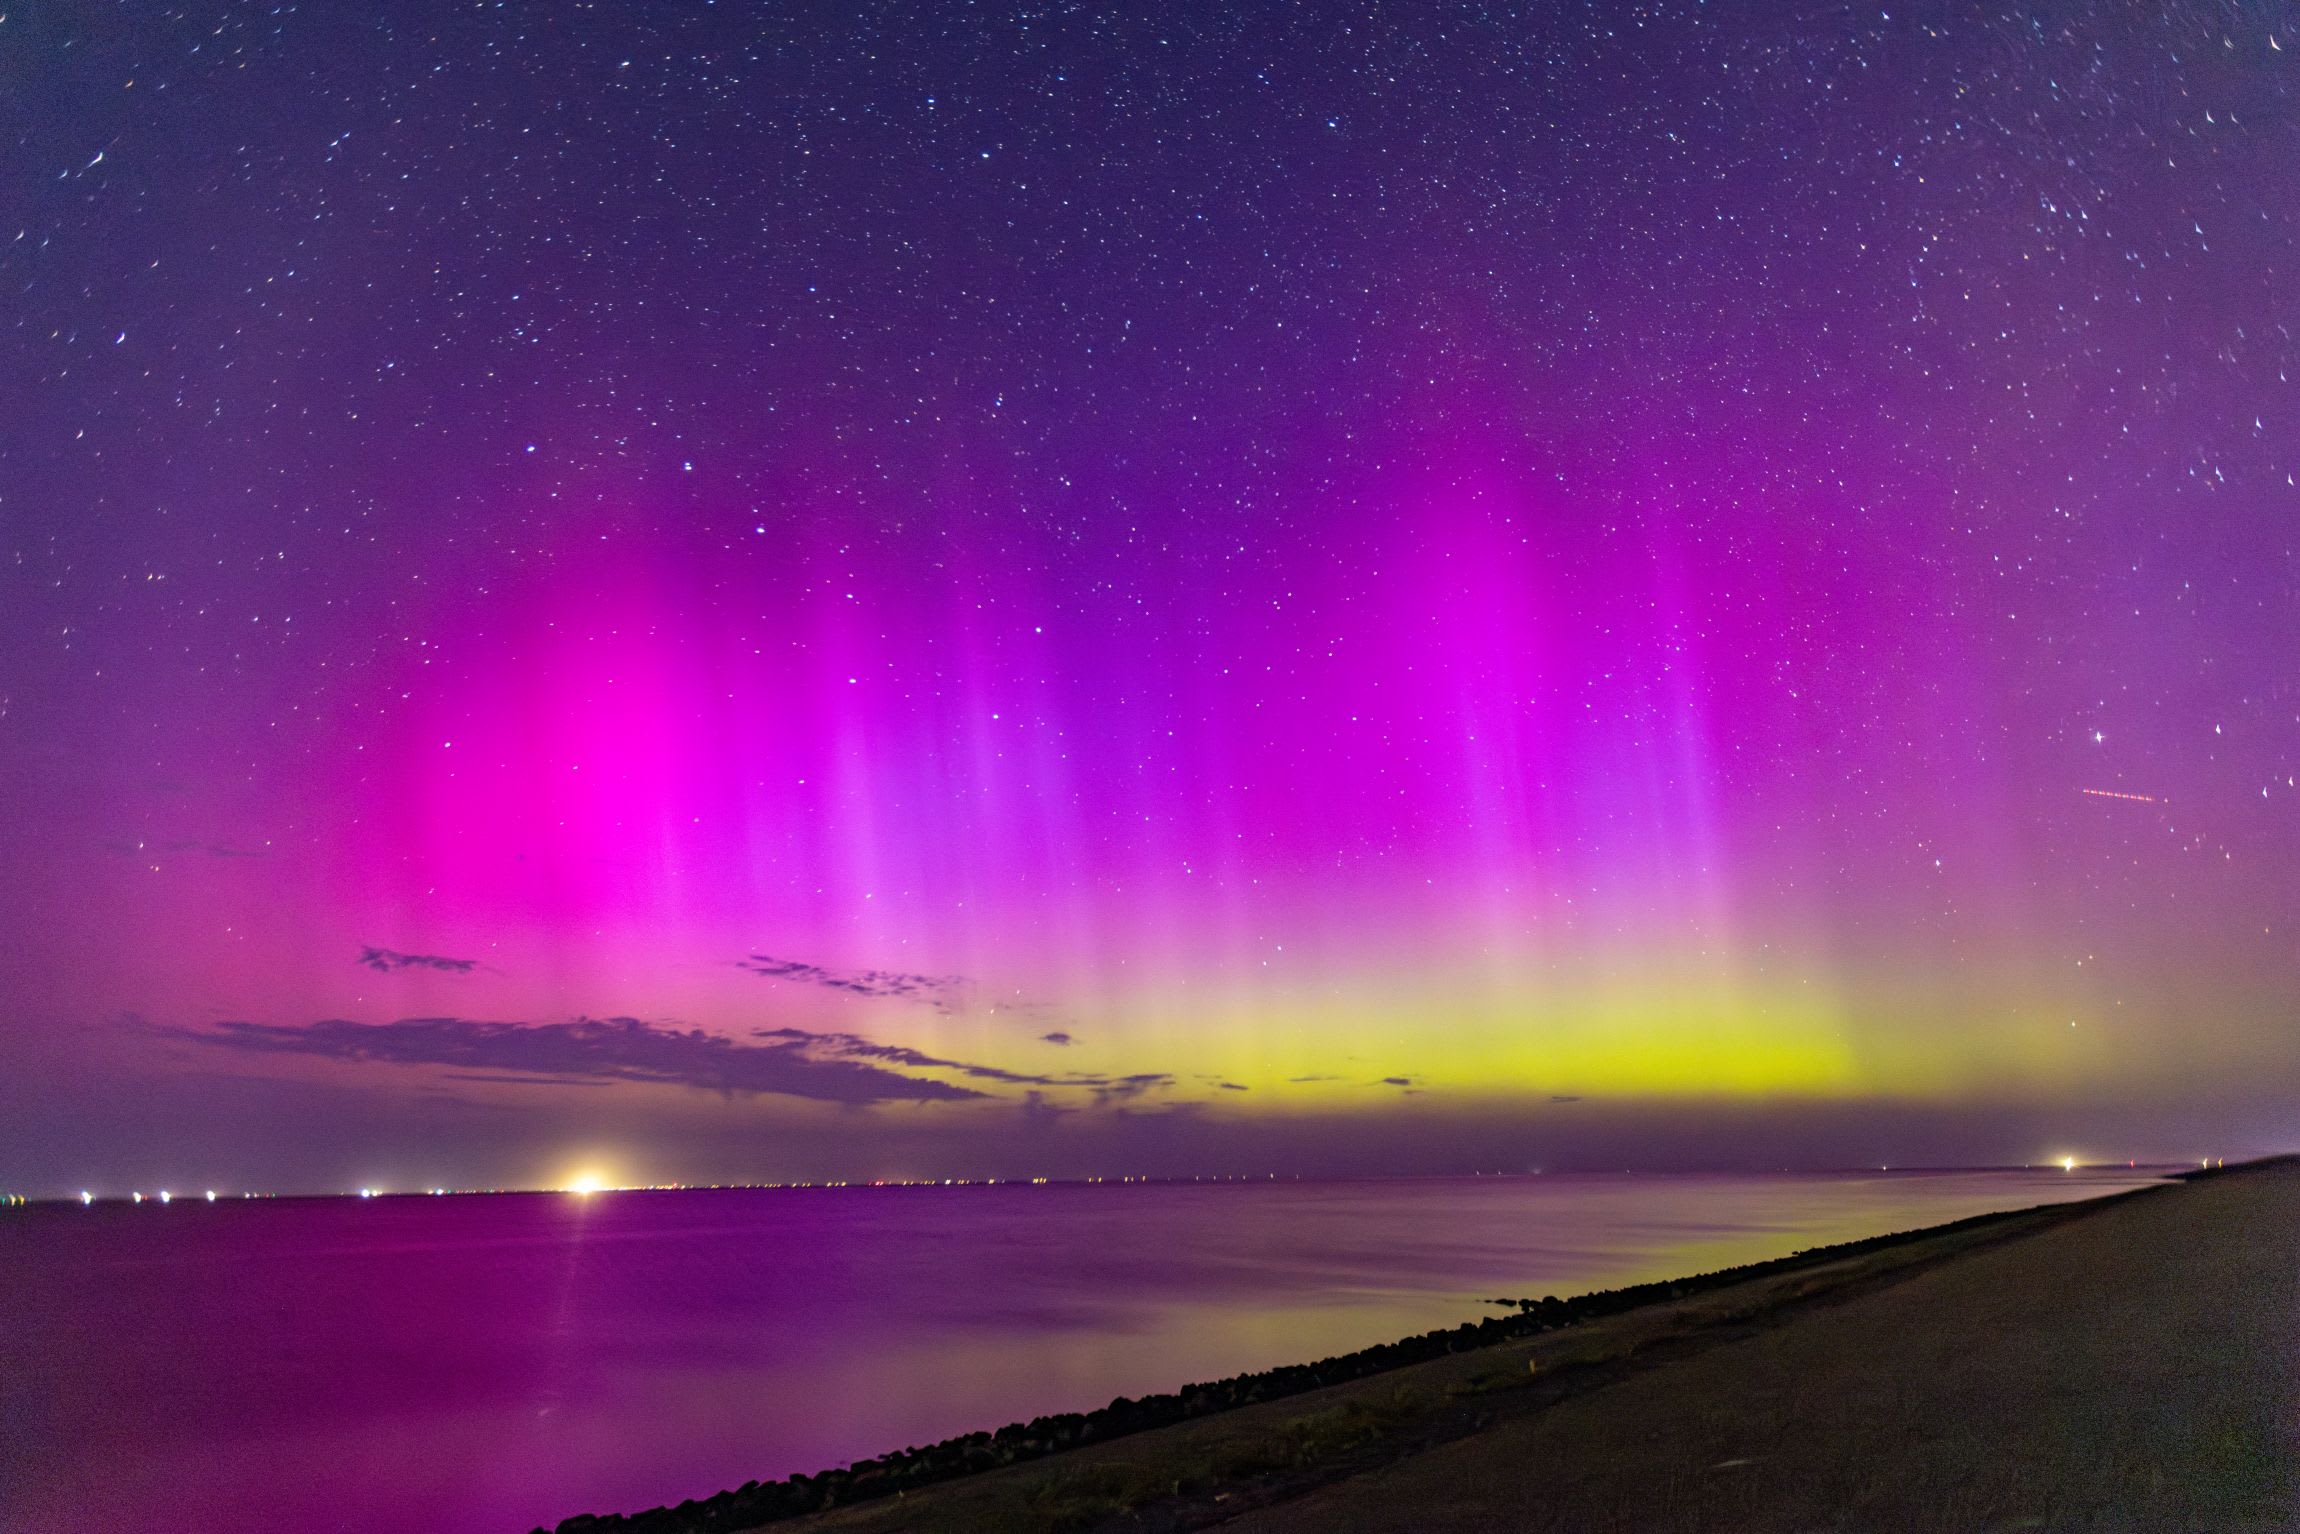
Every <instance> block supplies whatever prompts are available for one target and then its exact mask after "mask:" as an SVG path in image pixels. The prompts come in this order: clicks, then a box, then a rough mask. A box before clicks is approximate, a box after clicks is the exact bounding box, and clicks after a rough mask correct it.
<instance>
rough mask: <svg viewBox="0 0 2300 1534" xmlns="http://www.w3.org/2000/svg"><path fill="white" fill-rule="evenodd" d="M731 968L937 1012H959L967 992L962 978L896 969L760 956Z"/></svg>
mask: <svg viewBox="0 0 2300 1534" xmlns="http://www.w3.org/2000/svg"><path fill="white" fill-rule="evenodd" d="M735 967H736V968H737V969H743V970H748V971H750V972H751V973H752V974H754V975H763V976H765V977H766V978H767V979H769V980H783V981H788V982H789V983H791V984H793V985H811V986H817V987H820V988H821V989H823V990H826V991H840V992H844V993H845V994H846V995H849V996H867V997H875V998H881V999H885V1000H890V1001H908V1002H915V1003H917V1004H919V1005H921V1006H927V1007H932V1008H934V1010H935V1011H937V1012H956V1011H958V1010H960V1008H961V1006H962V1005H963V1003H964V1001H965V993H966V990H967V979H966V977H965V976H964V975H916V974H911V973H909V972H907V971H904V970H897V969H832V968H830V967H829V966H827V965H822V964H809V963H806V962H805V961H803V960H800V959H778V958H776V957H774V956H773V955H772V954H764V953H754V954H752V955H751V956H750V957H749V958H745V959H737V960H736V961H735Z"/></svg>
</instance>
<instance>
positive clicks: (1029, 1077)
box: [754, 1028, 1174, 1102]
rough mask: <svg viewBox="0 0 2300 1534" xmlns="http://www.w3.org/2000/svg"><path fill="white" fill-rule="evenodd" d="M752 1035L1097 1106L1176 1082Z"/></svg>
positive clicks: (822, 1038)
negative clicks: (1088, 1096)
mask: <svg viewBox="0 0 2300 1534" xmlns="http://www.w3.org/2000/svg"><path fill="white" fill-rule="evenodd" d="M754 1036H755V1037H758V1038H762V1039H776V1040H782V1041H786V1042H788V1043H790V1044H794V1045H798V1046H801V1047H804V1048H806V1049H808V1050H810V1051H812V1052H813V1053H815V1054H817V1055H821V1056H826V1057H829V1058H832V1059H844V1060H873V1061H878V1062H880V1063H882V1064H886V1065H902V1066H909V1067H911V1068H912V1069H914V1070H934V1071H956V1072H958V1073H959V1074H960V1075H962V1076H968V1077H972V1078H973V1079H975V1080H977V1081H995V1082H999V1083H1001V1084H1003V1085H1006V1086H1021V1087H1041V1088H1043V1087H1075V1088H1081V1089H1084V1090H1087V1091H1091V1092H1092V1093H1093V1094H1094V1099H1095V1101H1096V1102H1122V1101H1125V1100H1126V1099H1128V1098H1132V1097H1138V1096H1140V1095H1141V1094H1142V1093H1144V1092H1147V1091H1150V1090H1151V1089H1152V1088H1155V1087H1168V1086H1172V1085H1173V1084H1174V1078H1173V1077H1172V1076H1170V1075H1168V1074H1167V1073H1166V1072H1164V1071H1152V1072H1148V1073H1145V1074H1141V1075H1134V1076H1097V1075H1092V1074H1089V1073H1087V1072H1084V1071H1057V1072H1037V1071H1010V1070H1006V1069H1004V1068H1003V1067H1000V1066H996V1065H976V1064H974V1063H973V1062H971V1061H967V1060H950V1059H946V1058H944V1057H943V1056H941V1055H930V1054H928V1053H926V1052H925V1051H924V1050H919V1049H912V1048H910V1047H909V1046H908V1045H905V1044H881V1043H879V1042H878V1041H877V1040H875V1039H866V1038H864V1037H863V1036H862V1035H860V1034H855V1033H813V1032H810V1031H808V1030H807V1029H804V1028H761V1029H758V1030H757V1031H756V1033H755V1035H754Z"/></svg>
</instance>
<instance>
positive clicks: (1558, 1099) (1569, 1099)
mask: <svg viewBox="0 0 2300 1534" xmlns="http://www.w3.org/2000/svg"><path fill="white" fill-rule="evenodd" d="M1549 1100H1550V1101H1551V1102H1553V1103H1577V1102H1580V1101H1581V1099H1580V1097H1579V1096H1577V1095H1575V1094H1572V1093H1567V1092H1559V1093H1556V1094H1554V1095H1553V1096H1552V1097H1551V1098H1550V1099H1549Z"/></svg>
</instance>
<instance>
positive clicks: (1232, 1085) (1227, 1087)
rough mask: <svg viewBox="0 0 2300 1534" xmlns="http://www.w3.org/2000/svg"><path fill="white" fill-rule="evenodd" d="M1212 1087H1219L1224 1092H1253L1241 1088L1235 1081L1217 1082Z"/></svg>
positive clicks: (1246, 1088) (1250, 1089) (1249, 1088)
mask: <svg viewBox="0 0 2300 1534" xmlns="http://www.w3.org/2000/svg"><path fill="white" fill-rule="evenodd" d="M1214 1085H1216V1086H1218V1087H1220V1088H1221V1089H1222V1090H1223V1091H1225V1092H1250V1091H1252V1090H1253V1088H1251V1087H1242V1086H1240V1085H1238V1083H1236V1082H1235V1081H1217V1082H1215V1083H1214Z"/></svg>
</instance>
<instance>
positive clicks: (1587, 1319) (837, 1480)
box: [537, 1161, 2275, 1534]
mask: <svg viewBox="0 0 2300 1534" xmlns="http://www.w3.org/2000/svg"><path fill="white" fill-rule="evenodd" d="M2272 1164H2275V1162H2273V1161H2272V1162H2262V1163H2247V1164H2244V1165H2242V1166H2238V1167H2230V1168H2225V1169H2221V1168H2214V1169H2206V1170H2200V1169H2196V1168H2187V1169H2184V1170H2179V1171H2173V1170H2171V1169H2168V1168H2141V1169H2135V1170H2141V1171H2157V1172H2161V1173H2163V1174H2164V1175H2165V1180H2164V1181H2163V1182H2161V1183H2157V1184H2153V1185H2151V1186H2148V1187H2143V1188H2136V1189H2126V1190H2122V1191H2119V1192H2114V1193H2106V1194H2102V1195H2099V1196H2097V1197H2094V1198H2089V1199H2078V1200H2071V1201H2068V1202H2065V1203H2055V1204H2046V1205H2040V1206H2035V1207H2031V1208H2026V1209H2017V1210H2005V1211H1998V1212H1994V1213H1989V1214H1982V1215H1974V1216H1970V1217H1967V1218H1965V1219H1961V1220H1954V1221H1950V1222H1948V1223H1946V1224H1942V1225H1934V1226H1927V1227H1922V1228H1919V1229H1913V1230H1907V1231H1898V1232H1893V1233H1889V1234H1885V1235H1879V1236H1872V1237H1866V1238H1863V1239H1860V1240H1855V1241H1848V1242H1841V1243H1836V1244H1833V1245H1829V1246H1823V1247H1813V1248H1808V1249H1806V1250H1803V1251H1799V1252H1796V1253H1793V1254H1791V1255H1789V1256H1785V1257H1779V1258H1772V1259H1769V1260H1766V1261H1762V1262H1756V1263H1749V1264H1744V1265H1742V1266H1738V1267H1733V1268H1725V1269H1720V1270H1716V1271H1713V1272H1708V1273H1701V1274H1695V1275H1691V1276H1687V1277H1682V1278H1676V1279H1666V1280H1657V1281H1654V1282H1651V1283H1644V1284H1635V1285H1630V1286H1627V1287H1624V1288H1620V1289H1612V1290H1600V1291H1595V1292H1592V1293H1589V1294H1584V1295H1580V1296H1576V1297H1573V1298H1570V1299H1559V1298H1557V1297H1554V1296H1549V1297H1543V1298H1540V1299H1526V1298H1509V1299H1496V1300H1493V1301H1490V1302H1489V1303H1492V1304H1496V1305H1502V1306H1506V1307H1508V1308H1509V1310H1510V1312H1511V1313H1510V1314H1506V1315H1499V1316H1493V1317H1489V1318H1487V1319H1485V1320H1482V1321H1471V1322H1464V1323H1463V1324H1462V1325H1460V1326H1458V1327H1453V1328H1449V1329H1444V1330H1439V1331H1434V1332H1427V1333H1422V1334H1420V1335H1417V1336H1413V1337H1407V1338H1403V1339H1400V1340H1398V1341H1396V1342H1390V1343H1383V1344H1379V1345H1376V1346H1373V1347H1369V1348H1363V1349H1359V1350H1357V1351H1354V1352H1351V1353H1345V1354H1340V1355H1337V1356H1334V1357H1331V1358H1326V1359H1321V1360H1318V1361H1317V1362H1314V1363H1308V1364H1295V1365H1287V1366H1283V1367H1280V1368H1275V1369H1268V1370H1261V1371H1257V1372H1253V1373H1248V1374H1240V1375H1235V1376H1231V1377H1229V1378H1227V1379H1221V1380H1214V1381H1208V1382H1203V1383H1199V1384H1193V1385H1188V1386H1184V1387H1183V1388H1182V1389H1180V1390H1178V1391H1175V1392H1172V1393H1169V1394H1162V1395H1154V1396H1148V1397H1144V1398H1142V1399H1140V1400H1134V1399H1130V1398H1126V1397H1120V1398H1119V1399H1118V1400H1115V1401H1113V1402H1112V1403H1110V1405H1108V1406H1105V1407H1102V1408H1100V1409H1098V1410H1095V1411H1090V1412H1074V1413H1063V1414H1059V1415H1053V1416H1046V1417H1039V1418H1035V1419H1032V1420H1031V1421H1029V1422H1016V1423H1010V1424H1008V1425H1007V1426H1006V1427H1003V1428H1000V1429H998V1430H996V1431H995V1432H976V1433H970V1434H966V1435H963V1436H960V1437H956V1438H951V1439H946V1440H944V1441H942V1442H940V1443H937V1444H932V1445H928V1446H926V1447H923V1448H915V1449H907V1450H903V1451H900V1452H897V1453H891V1454H886V1455H881V1456H879V1457H877V1458H874V1459H865V1460H859V1461H856V1462H855V1463H853V1464H852V1465H849V1466H847V1467H844V1468H841V1469H834V1470H827V1471H824V1472H821V1473H819V1474H815V1475H804V1474H802V1475H795V1476H791V1477H789V1478H787V1479H784V1480H779V1481H768V1482H757V1481H754V1482H749V1483H746V1484H745V1485H743V1486H741V1487H738V1488H735V1489H733V1490H728V1491H721V1492H719V1493H717V1494H716V1495H713V1496H709V1497H704V1498H699V1499H695V1500H692V1501H688V1502H683V1503H680V1504H678V1505H677V1506H675V1507H659V1508H654V1509H650V1510H647V1511H645V1512H639V1513H630V1514H578V1515H576V1516H574V1517H571V1518H567V1519H565V1520H562V1521H561V1522H560V1523H559V1524H558V1525H556V1527H555V1529H554V1530H553V1534H687V1531H701V1530H711V1531H722V1530H743V1529H751V1528H756V1527H759V1526H762V1525H767V1524H773V1523H781V1522H786V1521H788V1520H792V1519H798V1518H806V1517H809V1516H811V1515H815V1514H822V1513H827V1512H829V1511H830V1510H832V1509H844V1508H855V1509H857V1510H858V1511H859V1510H860V1508H861V1507H863V1506H866V1505H868V1504H870V1503H873V1502H876V1501H878V1500H880V1499H884V1498H889V1497H894V1496H907V1495H908V1494H910V1493H914V1492H923V1491H925V1490H926V1489H927V1488H930V1487H936V1488H940V1487H948V1486H950V1485H951V1484H952V1483H955V1482H959V1481H962V1480H966V1479H968V1478H973V1477H978V1476H981V1475H984V1474H986V1473H989V1472H994V1471H998V1470H1002V1469H1006V1468H1008V1467H1010V1466H1021V1465H1030V1464H1033V1463H1034V1462H1041V1461H1047V1460H1050V1459H1053V1458H1055V1457H1057V1456H1060V1455H1062V1454H1064V1453H1066V1452H1068V1451H1073V1450H1078V1449H1084V1448H1089V1447H1092V1446H1097V1445H1102V1444H1107V1443H1110V1442H1113V1441H1116V1440H1119V1439H1125V1438H1131V1437H1134V1436H1135V1435H1138V1434H1142V1433H1147V1432H1152V1431H1155V1430H1158V1429H1162V1428H1176V1427H1181V1426H1183V1425H1186V1424H1197V1423H1206V1422H1208V1421H1209V1420H1210V1419H1220V1418H1222V1417H1224V1416H1225V1415H1227V1414H1231V1413H1235V1412H1239V1411H1241V1410H1243V1409H1246V1408H1251V1407H1256V1406H1260V1405H1264V1404H1267V1403H1276V1402H1284V1401H1290V1400H1292V1399H1294V1398H1297V1397H1302V1396H1306V1395H1309V1394H1311V1393H1313V1392H1320V1391H1327V1390H1331V1389H1335V1388H1337V1387H1343V1386H1349V1385H1355V1384H1361V1383H1364V1382H1369V1381H1376V1380H1379V1379H1380V1378H1382V1377H1384V1376H1389V1375H1393V1374H1397V1373H1399V1372H1401V1371H1406V1370H1412V1369H1415V1368H1416V1367H1417V1366H1422V1365H1428V1364H1432V1363H1435V1362H1437V1361H1441V1360H1446V1359H1449V1358H1455V1359H1459V1358H1465V1357H1470V1356H1473V1355H1477V1354H1480V1353H1483V1352H1485V1351H1487V1350H1491V1349H1494V1348H1496V1347H1498V1346H1500V1345H1502V1344H1505V1343H1511V1342H1520V1341H1525V1340H1528V1339H1534V1338H1539V1337H1542V1336H1544V1335H1545V1334H1549V1333H1554V1332H1559V1331H1562V1330H1565V1329H1567V1328H1573V1327H1580V1326H1584V1325H1587V1324H1588V1323H1591V1322H1597V1321H1603V1320H1609V1319H1612V1318H1618V1317H1623V1316H1627V1315H1630V1314H1631V1313H1633V1312H1638V1311H1641V1310H1645V1309H1648V1308H1653V1307H1666V1306H1670V1305H1672V1304H1674V1303H1676V1302H1682V1301H1689V1300H1695V1299H1698V1298H1702V1297H1707V1296H1714V1295H1718V1294H1720V1293H1723V1292H1726V1291H1732V1290H1739V1289H1743V1288H1747V1287H1755V1288H1759V1289H1764V1288H1768V1287H1770V1288H1779V1287H1781V1285H1782V1282H1783V1281H1784V1280H1794V1279H1796V1278H1797V1277H1798V1276H1799V1275H1806V1276H1818V1277H1824V1278H1829V1279H1831V1281H1828V1282H1823V1283H1820V1284H1818V1285H1799V1286H1796V1287H1798V1290H1799V1292H1798V1294H1797V1295H1796V1296H1795V1297H1796V1298H1797V1299H1804V1298H1808V1297H1810V1295H1811V1294H1814V1293H1818V1292H1822V1291H1826V1290H1830V1289H1834V1288H1836V1287H1838V1285H1839V1284H1843V1283H1852V1282H1856V1281H1859V1280H1863V1279H1867V1278H1872V1277H1874V1276H1875V1275H1876V1273H1877V1272H1878V1271H1881V1270H1899V1269H1904V1268H1913V1267H1915V1266H1918V1265H1921V1264H1924V1263H1927V1262H1930V1261H1936V1260H1940V1259H1942V1258H1945V1257H1947V1256H1949V1255H1955V1254H1958V1253H1963V1252H1968V1251H1972V1250H1975V1249H1977V1248H1979V1247H1982V1246H1986V1245H1989V1244H1992V1243H1993V1242H1996V1241H2001V1240H2009V1239H2013V1238H2015V1237H2018V1236H2023V1235H2028V1234H2031V1233H2034V1232H2036V1231H2039V1230H2043V1229H2047V1228H2050V1227H2051V1226H2054V1225H2057V1224H2061V1223H2064V1222H2066V1221H2070V1220H2075V1219H2080V1218H2084V1217H2086V1216H2089V1215H2092V1214H2094V1213H2097V1212H2098V1211H2100V1210H2101V1209H2103V1208H2105V1207H2107V1206H2110V1205H2113V1204H2116V1203H2119V1202H2123V1201H2127V1200H2132V1199H2136V1198H2141V1197H2145V1196H2149V1195H2152V1194H2158V1193H2161V1192H2163V1191H2165V1190H2166V1189H2168V1188H2172V1187H2176V1186H2178V1185H2179V1184H2180V1183H2182V1182H2184V1181H2192V1180H2195V1179H2198V1178H2205V1177H2219V1176H2226V1175H2231V1174H2233V1173H2236V1172H2239V1171H2243V1170H2245V1169H2246V1168H2247V1167H2257V1166H2262V1165H2272ZM1879 1170H1883V1169H1879ZM1896 1170H1906V1171H1907V1172H1909V1173H1911V1174H1916V1173H1920V1172H1924V1171H1949V1170H1964V1171H1970V1170H1974V1169H1970V1168H1961V1169H1948V1168H1907V1169H1896ZM1991 1170H2024V1168H2002V1169H1991ZM2026 1170H2033V1168H2026ZM1529 1175H1530V1174H1529ZM1560 1175H1564V1174H1560ZM1572 1175H1583V1174H1572ZM1587 1175H1594V1176H1610V1175H1619V1174H1611V1173H1594V1174H1587ZM1736 1175H1750V1174H1736ZM1810 1175H1816V1176H1826V1175H1835V1174H1830V1173H1814V1174H1810ZM1843 1175H1860V1169H1857V1168H1854V1169H1845V1170H1844V1173H1843ZM1867 1175H1871V1176H1874V1175H1877V1173H1876V1172H1870V1173H1868V1174H1867ZM1252 1180H1253V1181H1260V1180H1261V1179H1258V1178H1257V1179H1252ZM1919 1248H1923V1249H1924V1250H1921V1251H1920V1250H1918V1249H1919ZM1933 1248H1940V1249H1941V1250H1939V1251H1937V1252H1936V1251H1934V1250H1932V1249H1933ZM1895 1254H1899V1260H1895ZM1862 1259H1868V1261H1867V1262H1865V1263H1864V1262H1863V1261H1861V1260H1862ZM1879 1259H1883V1260H1882V1261H1880V1260H1879ZM1824 1270H1843V1271H1840V1272H1835V1273H1834V1274H1828V1273H1825V1272H1824ZM1777 1299H1778V1297H1774V1296H1769V1297H1768V1303H1776V1302H1777ZM912 1511H913V1512H914V1513H915V1511H916V1509H915V1508H914V1509H912ZM537 1534H542V1531H541V1530H538V1531H537Z"/></svg>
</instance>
